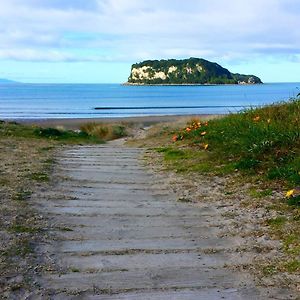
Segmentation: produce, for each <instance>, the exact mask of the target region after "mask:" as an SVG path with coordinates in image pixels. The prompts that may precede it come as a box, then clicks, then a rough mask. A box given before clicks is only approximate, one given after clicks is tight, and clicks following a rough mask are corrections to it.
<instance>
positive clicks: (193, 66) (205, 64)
mask: <svg viewBox="0 0 300 300" xmlns="http://www.w3.org/2000/svg"><path fill="white" fill-rule="evenodd" d="M259 83H262V81H261V80H260V78H259V77H257V76H255V75H243V74H238V73H231V72H230V71H228V70H227V69H225V68H223V67H222V66H220V65H219V64H217V63H215V62H210V61H208V60H205V59H202V58H189V59H182V60H177V59H168V60H146V61H143V62H141V63H136V64H133V65H132V67H131V73H130V76H129V78H128V82H127V83H126V84H128V85H151V84H154V85H156V84H162V85H172V84H173V85H189V84H259Z"/></svg>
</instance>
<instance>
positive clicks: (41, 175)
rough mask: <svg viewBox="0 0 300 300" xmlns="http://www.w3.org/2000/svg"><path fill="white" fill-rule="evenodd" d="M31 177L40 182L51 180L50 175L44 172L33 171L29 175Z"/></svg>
mask: <svg viewBox="0 0 300 300" xmlns="http://www.w3.org/2000/svg"><path fill="white" fill-rule="evenodd" d="M29 177H30V178H31V179H32V180H35V181H38V182H48V181H49V176H48V175H47V174H46V173H42V172H37V173H32V174H30V175H29Z"/></svg>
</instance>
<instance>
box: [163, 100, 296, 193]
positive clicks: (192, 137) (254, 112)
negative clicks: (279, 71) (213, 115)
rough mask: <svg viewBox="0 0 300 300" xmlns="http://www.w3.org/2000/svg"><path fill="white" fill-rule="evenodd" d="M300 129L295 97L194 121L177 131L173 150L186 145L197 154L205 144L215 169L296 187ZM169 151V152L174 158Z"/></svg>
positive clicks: (167, 154) (206, 159)
mask: <svg viewBox="0 0 300 300" xmlns="http://www.w3.org/2000/svg"><path fill="white" fill-rule="evenodd" d="M299 128H300V100H299V99H294V100H292V101H290V102H287V103H280V104H274V105H271V106H267V107H264V108H258V109H250V110H246V111H244V112H241V113H238V114H233V115H229V116H226V117H224V118H222V119H217V120H211V121H209V122H201V121H200V120H192V121H190V122H189V123H188V124H187V125H186V126H185V128H183V129H181V130H179V131H177V132H175V134H174V136H173V140H174V141H176V142H175V143H174V146H173V148H174V149H173V150H172V151H176V149H177V148H179V147H180V148H182V147H183V145H185V146H188V147H189V149H192V150H193V151H194V152H195V153H196V152H200V151H201V152H204V149H206V151H205V152H206V153H207V154H206V157H205V162H206V163H207V164H209V163H210V162H213V164H211V171H212V172H213V171H217V169H218V168H220V166H221V169H222V171H224V172H225V173H226V172H228V173H231V172H232V171H233V170H238V171H240V172H241V173H243V174H245V175H256V176H257V175H258V176H259V177H260V178H261V179H262V180H264V181H268V180H269V181H277V182H280V183H281V184H282V185H283V186H286V188H292V187H295V186H296V185H299V184H300V130H299ZM184 151H189V150H184ZM169 154H170V150H168V151H166V152H165V157H166V158H167V157H168V156H169V158H170V159H172V157H170V155H169ZM181 155H182V156H183V153H181ZM195 155H196V154H195ZM177 158H178V155H177V157H176V155H174V156H173V159H174V160H176V159H177ZM199 163H203V161H200V162H199ZM200 169H201V168H200ZM204 169H206V168H204ZM257 196H259V195H257ZM262 196H263V195H262Z"/></svg>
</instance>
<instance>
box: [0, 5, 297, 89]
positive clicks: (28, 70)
mask: <svg viewBox="0 0 300 300" xmlns="http://www.w3.org/2000/svg"><path fill="white" fill-rule="evenodd" d="M299 28H300V1H299V0H251V1H249V0H231V1H228V0H185V1H182V0H151V1H149V0H9V1H8V0H0V38H1V44H0V78H8V79H13V80H17V81H23V82H45V83H46V82H58V83H63V82H66V83H67V82H70V83H71V82H74V83H79V82H82V83H119V82H125V81H126V80H127V77H128V76H129V72H130V67H131V64H133V63H135V62H139V61H142V60H145V59H162V58H188V57H191V56H193V57H202V58H205V59H208V60H211V61H215V62H218V63H219V64H221V65H222V66H224V67H227V68H228V69H229V70H230V71H233V72H240V73H248V74H255V75H258V76H260V77H261V79H262V80H263V81H264V82H289V81H294V82H300V31H299Z"/></svg>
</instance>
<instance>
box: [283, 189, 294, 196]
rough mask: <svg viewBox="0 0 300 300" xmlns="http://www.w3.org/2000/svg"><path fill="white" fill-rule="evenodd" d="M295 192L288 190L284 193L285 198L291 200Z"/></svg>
mask: <svg viewBox="0 0 300 300" xmlns="http://www.w3.org/2000/svg"><path fill="white" fill-rule="evenodd" d="M294 192H295V190H289V191H287V192H286V194H285V197H286V198H291V197H292V196H293V195H294Z"/></svg>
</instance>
